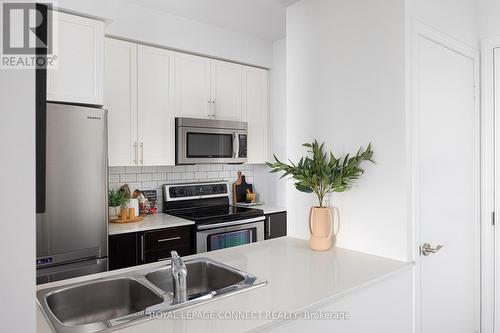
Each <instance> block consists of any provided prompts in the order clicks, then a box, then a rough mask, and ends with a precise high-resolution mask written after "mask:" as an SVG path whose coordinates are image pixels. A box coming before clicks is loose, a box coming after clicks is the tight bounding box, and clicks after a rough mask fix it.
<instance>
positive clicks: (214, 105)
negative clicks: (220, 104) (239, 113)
mask: <svg viewBox="0 0 500 333" xmlns="http://www.w3.org/2000/svg"><path fill="white" fill-rule="evenodd" d="M212 103H213V111H212V117H214V119H215V114H216V113H217V104H216V103H217V99H215V98H214V100H213V101H212Z"/></svg>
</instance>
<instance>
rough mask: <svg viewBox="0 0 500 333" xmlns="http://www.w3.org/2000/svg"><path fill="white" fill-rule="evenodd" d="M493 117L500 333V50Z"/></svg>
mask: <svg viewBox="0 0 500 333" xmlns="http://www.w3.org/2000/svg"><path fill="white" fill-rule="evenodd" d="M493 55H494V59H493V61H494V66H493V67H494V87H495V88H494V89H495V91H494V97H493V98H494V100H493V105H494V117H495V212H496V214H495V215H496V216H497V218H496V221H497V222H496V223H495V225H496V226H495V237H494V239H495V241H494V244H495V245H494V247H495V252H496V253H495V264H494V266H495V273H494V277H495V278H494V289H495V296H494V298H495V300H494V306H493V308H494V309H496V311H495V315H494V317H495V318H494V320H493V321H494V332H500V310H499V309H500V245H499V244H500V231H499V230H498V221H499V219H498V216H499V213H498V212H500V199H499V198H500V116H499V115H500V48H496V49H495V50H494V53H493Z"/></svg>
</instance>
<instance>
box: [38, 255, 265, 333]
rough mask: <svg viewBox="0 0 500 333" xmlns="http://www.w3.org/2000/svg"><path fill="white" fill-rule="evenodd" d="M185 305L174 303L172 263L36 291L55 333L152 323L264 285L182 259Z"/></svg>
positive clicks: (87, 332)
mask: <svg viewBox="0 0 500 333" xmlns="http://www.w3.org/2000/svg"><path fill="white" fill-rule="evenodd" d="M184 263H185V264H186V267H187V272H188V274H187V280H186V283H187V292H188V299H187V301H186V302H182V303H175V302H174V299H173V288H172V287H173V280H172V271H171V265H170V263H168V262H167V264H166V265H163V266H161V268H156V269H153V270H151V268H149V269H140V268H139V269H138V270H137V271H135V272H126V273H122V274H116V275H114V276H112V277H108V278H100V279H95V280H91V281H88V282H81V283H75V284H72V285H68V286H64V287H52V288H46V289H41V290H39V291H38V292H37V299H38V303H39V305H40V307H41V308H42V310H43V313H44V315H45V317H46V318H47V320H48V321H49V322H50V324H51V326H52V328H53V329H54V331H55V332H63V333H90V332H110V331H115V330H118V329H120V328H124V327H127V326H130V325H133V324H135V323H139V322H142V321H146V320H151V318H152V317H151V316H150V315H151V314H152V313H156V312H163V311H175V310H177V309H180V308H186V307H188V306H194V305H199V304H202V303H205V302H211V301H215V300H217V299H218V298H220V297H224V296H229V295H234V294H237V293H240V292H243V291H247V290H251V289H253V288H257V287H260V286H263V285H265V284H266V283H267V281H264V280H261V279H258V278H257V277H255V276H253V275H250V274H248V273H245V272H242V271H239V270H237V269H235V268H232V267H229V266H226V265H224V264H222V263H219V262H217V261H214V260H212V259H209V258H196V259H188V260H186V261H184Z"/></svg>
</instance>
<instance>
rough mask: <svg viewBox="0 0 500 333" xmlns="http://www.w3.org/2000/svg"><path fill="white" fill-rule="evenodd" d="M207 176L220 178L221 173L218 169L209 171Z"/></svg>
mask: <svg viewBox="0 0 500 333" xmlns="http://www.w3.org/2000/svg"><path fill="white" fill-rule="evenodd" d="M207 178H219V173H218V172H217V171H210V172H207Z"/></svg>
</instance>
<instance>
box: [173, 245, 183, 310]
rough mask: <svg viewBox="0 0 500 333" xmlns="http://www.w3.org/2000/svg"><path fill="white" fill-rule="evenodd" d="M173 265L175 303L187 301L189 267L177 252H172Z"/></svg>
mask: <svg viewBox="0 0 500 333" xmlns="http://www.w3.org/2000/svg"><path fill="white" fill-rule="evenodd" d="M170 255H171V257H172V258H171V263H172V278H173V281H174V303H175V304H178V303H184V302H186V301H187V285H186V284H187V283H186V277H187V267H186V265H185V264H184V261H182V258H181V257H180V256H179V254H177V251H172V252H170Z"/></svg>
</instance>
